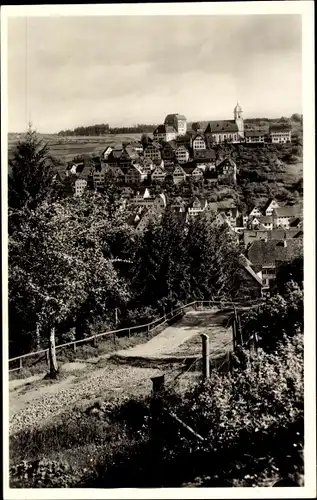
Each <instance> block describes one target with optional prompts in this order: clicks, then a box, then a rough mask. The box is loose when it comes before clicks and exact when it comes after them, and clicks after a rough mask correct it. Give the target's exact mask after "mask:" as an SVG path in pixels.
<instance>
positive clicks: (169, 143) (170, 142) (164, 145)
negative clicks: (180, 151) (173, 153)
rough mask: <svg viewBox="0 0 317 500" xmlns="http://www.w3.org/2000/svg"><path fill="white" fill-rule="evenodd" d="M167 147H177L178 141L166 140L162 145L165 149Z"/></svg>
mask: <svg viewBox="0 0 317 500" xmlns="http://www.w3.org/2000/svg"><path fill="white" fill-rule="evenodd" d="M167 147H170V148H171V149H177V143H176V141H169V142H165V143H164V144H163V146H162V149H165V148H167Z"/></svg>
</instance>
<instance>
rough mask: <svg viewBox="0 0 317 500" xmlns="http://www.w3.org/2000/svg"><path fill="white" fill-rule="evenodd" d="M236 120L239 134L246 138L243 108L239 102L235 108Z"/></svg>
mask: <svg viewBox="0 0 317 500" xmlns="http://www.w3.org/2000/svg"><path fill="white" fill-rule="evenodd" d="M233 116H234V121H235V122H236V125H237V127H238V132H239V136H240V137H242V138H244V123H243V117H242V108H241V106H240V104H239V103H238V102H237V105H236V107H235V108H234V110H233Z"/></svg>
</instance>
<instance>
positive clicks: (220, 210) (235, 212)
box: [217, 206, 239, 217]
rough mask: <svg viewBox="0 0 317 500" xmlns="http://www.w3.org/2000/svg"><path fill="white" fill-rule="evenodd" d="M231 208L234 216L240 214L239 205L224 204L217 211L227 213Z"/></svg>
mask: <svg viewBox="0 0 317 500" xmlns="http://www.w3.org/2000/svg"><path fill="white" fill-rule="evenodd" d="M229 210H230V211H231V213H232V217H236V216H237V214H238V212H239V210H238V208H237V207H230V206H228V207H226V206H223V207H218V208H217V212H218V213H220V214H226V212H228V211H229Z"/></svg>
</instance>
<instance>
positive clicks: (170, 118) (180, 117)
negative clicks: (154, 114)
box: [164, 113, 186, 124]
mask: <svg viewBox="0 0 317 500" xmlns="http://www.w3.org/2000/svg"><path fill="white" fill-rule="evenodd" d="M175 119H177V120H186V117H185V116H184V115H180V114H178V113H171V114H169V115H167V116H166V118H165V120H164V123H165V124H170V123H174V120H175Z"/></svg>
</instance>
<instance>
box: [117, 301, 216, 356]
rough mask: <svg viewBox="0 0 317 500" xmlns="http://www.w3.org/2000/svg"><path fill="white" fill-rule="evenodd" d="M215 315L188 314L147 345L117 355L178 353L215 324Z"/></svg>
mask: <svg viewBox="0 0 317 500" xmlns="http://www.w3.org/2000/svg"><path fill="white" fill-rule="evenodd" d="M215 314H216V313H215V312H213V311H208V312H205V311H191V312H188V313H187V314H186V315H185V316H184V317H183V318H182V319H181V320H180V321H178V322H177V323H176V324H175V325H173V326H169V327H168V328H166V329H165V330H164V331H163V332H162V333H159V334H158V335H156V336H155V337H153V338H152V339H151V340H149V341H148V342H146V343H145V344H139V345H136V346H134V347H131V348H129V349H124V350H121V351H117V352H116V353H115V354H116V355H119V356H122V357H125V358H128V357H130V356H131V357H134V356H137V357H151V356H155V357H158V356H160V355H164V354H171V353H175V352H176V353H177V351H178V349H179V346H180V345H181V344H183V343H184V342H187V341H188V340H189V339H191V338H192V337H195V336H197V335H199V334H200V333H203V331H204V330H205V329H206V326H207V325H209V324H210V323H213V322H214V318H215Z"/></svg>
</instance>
